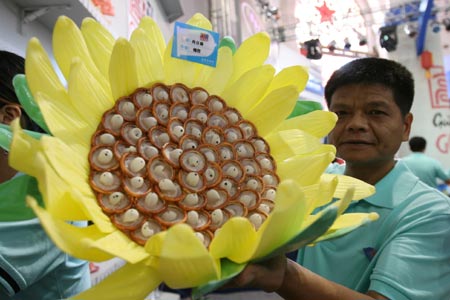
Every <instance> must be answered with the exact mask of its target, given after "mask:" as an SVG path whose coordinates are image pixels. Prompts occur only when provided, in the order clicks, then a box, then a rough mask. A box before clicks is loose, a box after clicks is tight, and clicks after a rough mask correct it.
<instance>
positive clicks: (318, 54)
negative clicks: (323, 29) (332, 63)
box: [304, 39, 322, 59]
mask: <svg viewBox="0 0 450 300" xmlns="http://www.w3.org/2000/svg"><path fill="white" fill-rule="evenodd" d="M304 45H305V47H306V50H307V52H306V58H309V59H321V58H322V45H321V44H320V41H319V39H312V40H309V41H306V42H305V43H304Z"/></svg>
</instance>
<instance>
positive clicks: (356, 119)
mask: <svg viewBox="0 0 450 300" xmlns="http://www.w3.org/2000/svg"><path fill="white" fill-rule="evenodd" d="M367 127H368V122H367V117H366V115H365V114H364V113H363V112H356V113H354V114H352V115H351V117H350V118H349V119H348V123H347V129H348V130H365V129H367Z"/></svg>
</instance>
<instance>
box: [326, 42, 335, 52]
mask: <svg viewBox="0 0 450 300" xmlns="http://www.w3.org/2000/svg"><path fill="white" fill-rule="evenodd" d="M327 48H328V50H330V52H334V50H336V41H335V40H332V41H331V42H330V43H329V44H328V46H327Z"/></svg>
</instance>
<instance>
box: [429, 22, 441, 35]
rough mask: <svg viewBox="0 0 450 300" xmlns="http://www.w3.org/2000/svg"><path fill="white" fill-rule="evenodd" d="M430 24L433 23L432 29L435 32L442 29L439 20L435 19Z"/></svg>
mask: <svg viewBox="0 0 450 300" xmlns="http://www.w3.org/2000/svg"><path fill="white" fill-rule="evenodd" d="M430 25H431V30H432V31H433V32H434V33H438V32H439V31H441V26H440V25H439V22H438V21H433V22H431V24H430Z"/></svg>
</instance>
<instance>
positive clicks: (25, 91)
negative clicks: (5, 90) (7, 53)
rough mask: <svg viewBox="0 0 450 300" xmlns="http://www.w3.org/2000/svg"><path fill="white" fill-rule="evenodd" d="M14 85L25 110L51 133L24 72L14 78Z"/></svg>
mask: <svg viewBox="0 0 450 300" xmlns="http://www.w3.org/2000/svg"><path fill="white" fill-rule="evenodd" d="M13 86H14V90H15V92H16V95H17V97H18V98H19V102H20V104H21V105H22V108H23V109H24V110H25V112H26V113H27V115H28V116H29V117H30V118H31V119H32V120H33V121H34V122H35V123H36V124H38V125H39V127H41V128H42V129H44V130H45V132H47V133H50V130H49V129H48V127H47V124H46V123H45V120H44V117H43V116H42V113H41V110H40V109H39V106H38V105H37V103H36V101H34V98H33V95H32V94H31V91H30V88H29V87H28V83H27V79H26V78H25V75H23V74H17V75H16V76H14V78H13Z"/></svg>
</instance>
